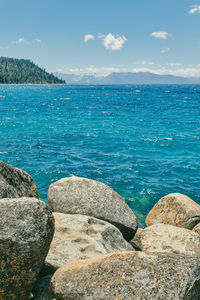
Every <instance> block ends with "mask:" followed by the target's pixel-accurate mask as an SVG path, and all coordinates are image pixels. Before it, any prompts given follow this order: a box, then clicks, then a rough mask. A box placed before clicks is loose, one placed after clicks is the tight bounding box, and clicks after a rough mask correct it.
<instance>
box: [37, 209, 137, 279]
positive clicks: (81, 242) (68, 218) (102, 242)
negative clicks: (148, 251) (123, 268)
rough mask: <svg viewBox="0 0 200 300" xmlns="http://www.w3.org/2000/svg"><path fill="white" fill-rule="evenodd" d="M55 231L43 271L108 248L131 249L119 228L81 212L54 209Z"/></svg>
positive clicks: (93, 255)
mask: <svg viewBox="0 0 200 300" xmlns="http://www.w3.org/2000/svg"><path fill="white" fill-rule="evenodd" d="M54 219H55V234H54V237H53V240H52V243H51V246H50V249H49V253H48V255H47V257H46V261H45V266H44V268H43V271H42V272H43V273H44V274H48V273H53V272H55V271H56V269H57V268H59V267H61V266H63V265H65V264H67V263H69V262H71V261H74V260H78V259H87V258H94V257H98V256H101V255H105V254H107V253H111V252H117V251H125V250H127V251H128V250H130V251H131V250H134V249H133V248H132V246H131V245H130V244H129V243H128V242H127V241H125V240H124V238H123V236H122V234H121V232H120V231H119V230H118V229H117V228H116V227H115V226H113V225H111V224H110V223H108V222H105V221H102V220H99V219H96V218H94V217H88V216H84V215H70V214H61V213H54Z"/></svg>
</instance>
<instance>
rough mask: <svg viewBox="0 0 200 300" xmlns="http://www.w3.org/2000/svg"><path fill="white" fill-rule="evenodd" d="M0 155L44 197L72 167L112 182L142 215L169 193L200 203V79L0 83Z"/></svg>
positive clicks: (140, 215)
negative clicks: (191, 82) (197, 82)
mask: <svg viewBox="0 0 200 300" xmlns="http://www.w3.org/2000/svg"><path fill="white" fill-rule="evenodd" d="M0 159H1V160H3V161H5V162H7V163H9V164H11V165H13V166H15V167H18V168H22V169H24V170H26V171H27V172H28V173H29V174H31V175H32V177H33V178H34V180H35V182H36V185H37V188H38V191H39V194H40V198H41V199H42V200H44V201H46V197H47V190H48V186H49V184H50V183H52V182H54V181H56V180H58V179H60V178H62V177H66V176H70V175H72V174H74V175H77V176H83V177H88V178H92V179H95V180H99V181H102V182H104V183H106V184H108V185H109V186H111V187H112V188H114V189H115V190H116V191H117V192H118V193H120V194H121V195H122V196H123V197H124V198H125V199H126V201H127V203H128V204H129V205H130V207H131V208H132V209H133V211H134V212H136V213H137V214H138V215H139V217H141V221H142V222H143V221H144V217H145V215H146V214H147V213H148V211H149V210H150V209H151V208H152V206H153V205H154V204H155V202H157V201H158V200H159V199H160V198H161V197H162V196H164V195H166V194H169V193H173V192H180V193H184V194H186V195H188V196H190V197H191V198H192V199H193V200H195V201H197V202H198V203H200V172H199V171H200V86H167V85H165V86H82V87H81V86H67V85H42V86H41V85H28V86H25V85H20V86H17V85H0Z"/></svg>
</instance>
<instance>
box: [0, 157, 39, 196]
mask: <svg viewBox="0 0 200 300" xmlns="http://www.w3.org/2000/svg"><path fill="white" fill-rule="evenodd" d="M21 197H35V198H39V197H38V192H37V189H36V186H35V183H34V181H33V178H32V177H31V176H30V175H29V174H27V173H26V172H24V171H22V170H20V169H17V168H14V167H12V166H10V165H8V164H6V163H4V162H2V161H0V198H21Z"/></svg>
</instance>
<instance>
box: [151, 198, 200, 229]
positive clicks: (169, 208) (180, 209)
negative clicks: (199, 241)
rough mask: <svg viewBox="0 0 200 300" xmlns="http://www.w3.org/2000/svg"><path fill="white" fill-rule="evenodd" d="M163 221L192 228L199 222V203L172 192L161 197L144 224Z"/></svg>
mask: <svg viewBox="0 0 200 300" xmlns="http://www.w3.org/2000/svg"><path fill="white" fill-rule="evenodd" d="M156 223H163V224H169V225H174V226H177V227H183V228H187V229H193V228H194V226H195V225H196V224H198V223H200V205H198V204H197V203H196V202H194V201H193V200H192V199H190V198H189V197H187V196H185V195H182V194H179V193H174V194H169V195H167V196H165V197H163V198H161V199H160V200H159V201H158V202H157V203H156V205H155V206H154V207H153V208H152V210H151V211H150V212H149V214H148V216H147V218H146V225H147V226H150V225H153V224H156Z"/></svg>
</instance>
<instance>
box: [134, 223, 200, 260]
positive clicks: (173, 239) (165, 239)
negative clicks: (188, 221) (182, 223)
mask: <svg viewBox="0 0 200 300" xmlns="http://www.w3.org/2000/svg"><path fill="white" fill-rule="evenodd" d="M138 239H139V240H140V243H139V244H140V247H141V249H142V251H148V252H173V253H182V254H186V255H200V235H199V234H198V233H196V232H193V231H191V230H189V229H185V228H180V227H176V226H172V225H167V224H154V225H151V226H149V227H147V228H145V229H143V230H142V231H141V232H140V234H139V237H138Z"/></svg>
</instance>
